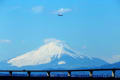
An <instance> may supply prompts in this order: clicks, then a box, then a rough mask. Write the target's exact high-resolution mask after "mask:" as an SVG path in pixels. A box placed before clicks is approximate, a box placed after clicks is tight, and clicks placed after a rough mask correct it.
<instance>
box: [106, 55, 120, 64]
mask: <svg viewBox="0 0 120 80" xmlns="http://www.w3.org/2000/svg"><path fill="white" fill-rule="evenodd" d="M104 60H106V61H107V62H108V63H111V64H112V63H116V62H120V55H113V56H112V57H109V58H107V59H106V58H105V59H104Z"/></svg>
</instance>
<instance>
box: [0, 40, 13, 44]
mask: <svg viewBox="0 0 120 80" xmlns="http://www.w3.org/2000/svg"><path fill="white" fill-rule="evenodd" d="M0 43H11V40H0Z"/></svg>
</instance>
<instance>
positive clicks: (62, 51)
mask: <svg viewBox="0 0 120 80" xmlns="http://www.w3.org/2000/svg"><path fill="white" fill-rule="evenodd" d="M44 42H45V44H44V45H42V46H41V47H40V48H38V49H37V50H33V51H30V52H27V53H25V54H23V55H21V56H18V57H16V58H13V59H11V60H9V61H8V63H9V64H11V65H12V66H16V67H24V66H36V65H47V66H48V65H50V66H52V65H54V67H55V66H61V65H64V66H66V67H68V66H70V65H72V66H74V65H76V66H77V65H78V66H80V65H81V66H86V67H87V66H88V65H89V66H90V65H91V66H94V65H103V64H105V63H106V62H105V61H103V60H101V59H97V58H91V57H87V56H82V55H80V54H79V53H78V52H77V51H75V50H73V49H72V48H70V47H69V46H68V45H67V44H65V43H64V42H63V41H60V40H56V39H47V40H45V41H44Z"/></svg>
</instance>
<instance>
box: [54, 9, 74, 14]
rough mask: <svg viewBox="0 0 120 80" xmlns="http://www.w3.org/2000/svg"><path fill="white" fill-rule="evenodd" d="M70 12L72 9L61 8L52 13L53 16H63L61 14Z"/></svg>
mask: <svg viewBox="0 0 120 80" xmlns="http://www.w3.org/2000/svg"><path fill="white" fill-rule="evenodd" d="M70 11H72V9H69V8H61V9H58V10H56V11H54V13H55V14H63V13H67V12H70Z"/></svg>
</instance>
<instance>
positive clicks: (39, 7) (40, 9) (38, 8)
mask: <svg viewBox="0 0 120 80" xmlns="http://www.w3.org/2000/svg"><path fill="white" fill-rule="evenodd" d="M32 11H33V12H34V13H41V12H42V11H43V6H35V7H32Z"/></svg>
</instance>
